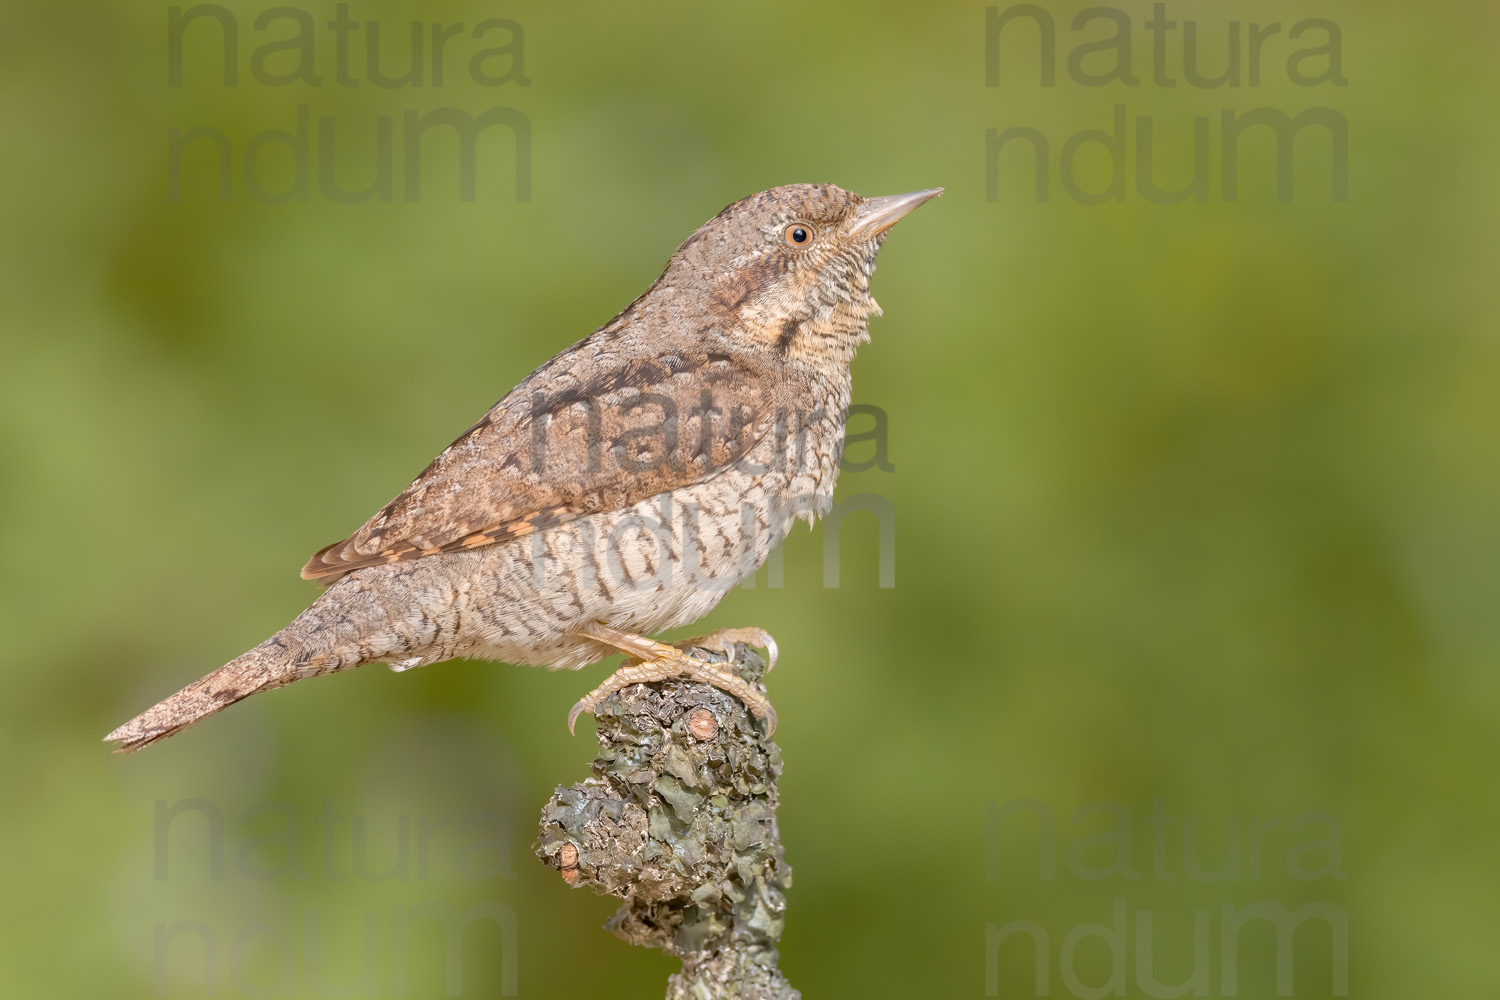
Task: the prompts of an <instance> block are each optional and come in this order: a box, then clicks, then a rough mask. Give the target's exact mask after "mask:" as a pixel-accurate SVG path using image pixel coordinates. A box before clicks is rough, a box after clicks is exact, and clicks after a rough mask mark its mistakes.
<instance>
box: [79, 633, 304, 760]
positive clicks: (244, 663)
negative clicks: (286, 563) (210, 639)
mask: <svg viewBox="0 0 1500 1000" xmlns="http://www.w3.org/2000/svg"><path fill="white" fill-rule="evenodd" d="M287 639H288V637H287V636H286V635H285V633H284V632H279V633H277V634H276V635H274V636H272V637H271V638H269V639H267V640H266V641H265V642H263V643H261V644H260V645H259V646H256V647H255V648H254V649H252V650H250V651H249V652H247V653H244V654H242V655H240V656H237V657H235V658H234V659H232V660H230V661H229V662H228V663H226V664H224V665H223V666H222V667H220V668H219V669H218V670H215V671H214V672H213V673H211V674H209V675H208V676H207V677H204V678H202V679H200V680H196V681H194V682H193V683H191V684H189V685H188V686H187V687H185V688H183V689H182V690H181V691H178V692H177V693H176V694H174V695H172V697H170V698H168V699H166V700H165V701H161V702H158V703H157V704H155V705H153V706H152V707H151V708H148V709H146V711H144V712H142V713H141V714H140V715H137V716H136V717H135V718H133V719H131V720H130V721H129V722H127V723H125V724H124V725H123V726H121V727H120V728H118V729H116V730H115V731H114V732H112V733H110V734H109V735H108V736H106V737H104V739H105V741H106V742H108V741H114V742H117V743H119V744H120V746H119V747H118V748H117V749H116V751H115V752H116V753H134V752H135V751H137V750H139V749H141V748H142V747H144V746H149V745H150V744H152V743H155V742H156V741H157V740H162V739H166V738H167V737H168V736H171V735H173V734H174V733H177V732H179V731H181V730H183V729H186V728H187V727H188V726H191V725H192V724H193V723H195V722H197V721H199V720H200V719H206V718H208V717H209V716H210V715H213V714H214V713H215V712H218V711H221V710H223V709H225V708H228V707H229V706H230V705H233V704H234V703H235V702H237V701H239V700H240V699H241V698H248V697H249V696H250V695H252V694H256V693H257V692H260V691H269V690H271V689H272V688H277V687H282V686H283V685H286V684H290V683H292V681H295V680H297V679H298V678H299V677H303V676H308V673H307V672H306V666H307V664H306V662H305V660H304V662H302V663H299V662H298V661H299V660H303V657H302V656H301V655H300V653H301V650H300V649H299V648H297V646H296V645H294V644H293V643H290V642H288V641H287ZM319 672H321V671H319Z"/></svg>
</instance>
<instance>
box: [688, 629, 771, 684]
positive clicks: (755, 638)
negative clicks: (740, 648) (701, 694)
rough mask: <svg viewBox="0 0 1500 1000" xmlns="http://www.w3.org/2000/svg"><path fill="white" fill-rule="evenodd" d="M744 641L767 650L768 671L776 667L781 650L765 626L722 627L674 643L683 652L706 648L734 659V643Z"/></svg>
mask: <svg viewBox="0 0 1500 1000" xmlns="http://www.w3.org/2000/svg"><path fill="white" fill-rule="evenodd" d="M737 642H739V643H744V644H745V645H747V646H752V647H754V648H757V649H764V650H765V651H766V673H768V674H769V673H770V672H771V671H773V670H775V669H776V658H777V656H778V655H779V651H778V649H777V647H776V638H775V637H774V636H773V635H771V633H769V632H767V631H766V630H765V629H763V628H757V627H755V626H753V625H752V626H749V627H747V628H721V629H716V630H715V631H713V632H710V633H708V635H701V636H698V637H697V638H695V639H684V640H683V641H681V642H674V643H672V645H673V646H676V647H677V648H678V649H680V650H682V651H683V652H687V651H688V650H690V649H706V650H709V651H710V652H714V653H723V654H724V657H725V658H726V659H730V660H732V659H734V644H735V643H737Z"/></svg>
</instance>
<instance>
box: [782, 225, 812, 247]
mask: <svg viewBox="0 0 1500 1000" xmlns="http://www.w3.org/2000/svg"><path fill="white" fill-rule="evenodd" d="M785 237H786V242H787V246H793V247H805V246H807V244H808V243H809V242H811V241H812V238H813V230H812V226H809V225H807V224H806V223H802V222H794V223H792V224H791V225H790V226H787V227H786V233H785Z"/></svg>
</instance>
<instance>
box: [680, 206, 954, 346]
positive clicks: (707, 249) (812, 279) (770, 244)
mask: <svg viewBox="0 0 1500 1000" xmlns="http://www.w3.org/2000/svg"><path fill="white" fill-rule="evenodd" d="M942 193H943V189H942V188H933V189H930V190H926V191H913V192H911V193H909V194H897V195H887V196H885V197H880V198H864V197H861V196H860V195H857V194H854V193H853V192H852V191H845V190H843V189H842V188H839V187H836V186H834V185H832V184H788V185H785V186H783V187H777V188H771V189H770V190H769V191H762V192H760V193H759V194H755V195H751V196H750V197H748V198H744V199H742V200H740V201H737V202H735V203H734V204H732V205H730V206H729V207H728V208H726V209H724V211H722V212H720V213H719V214H718V215H716V216H714V217H713V218H712V219H710V220H709V221H708V222H707V223H705V224H704V225H703V226H702V228H700V229H699V230H698V231H697V232H696V233H694V234H693V235H692V236H691V237H689V238H688V240H687V242H685V243H683V245H682V246H681V247H680V248H678V250H677V253H676V254H674V255H673V257H672V260H671V263H669V264H668V265H667V270H666V272H665V273H663V275H662V278H661V281H660V282H658V284H661V285H666V286H668V287H676V288H682V287H684V286H686V285H691V286H693V287H696V288H698V289H702V290H703V291H704V292H705V293H706V298H705V299H704V300H703V305H704V307H705V308H707V309H709V310H710V311H712V312H714V313H716V314H718V315H720V316H722V317H723V319H724V321H725V322H724V324H723V326H722V327H721V329H723V330H724V331H725V332H726V333H728V334H729V335H730V336H732V337H734V338H735V339H738V340H742V341H746V340H748V341H751V342H754V343H756V344H760V345H761V346H765V347H769V348H771V349H774V350H777V351H779V352H781V353H782V354H784V355H786V356H788V357H796V358H802V359H804V360H810V361H818V360H837V361H842V362H844V363H846V364H847V362H848V361H849V360H850V359H851V358H853V356H854V351H855V349H856V348H857V347H858V346H859V344H860V343H862V342H863V341H865V340H868V339H869V335H868V333H867V332H866V329H865V324H866V321H867V320H868V318H869V317H870V316H871V315H878V314H879V312H880V307H879V306H878V305H877V304H876V302H875V300H874V299H873V298H872V297H871V296H870V274H871V273H872V272H873V271H874V270H875V255H876V253H877V252H879V250H880V244H881V243H882V242H884V240H885V236H886V233H888V232H889V231H890V228H891V227H892V226H894V225H895V224H896V223H897V222H898V221H900V219H901V218H902V217H903V216H905V215H906V214H907V213H908V212H910V211H911V210H912V209H914V208H916V207H917V206H918V205H921V204H922V203H924V202H926V201H930V200H931V199H933V198H936V197H937V196H938V195H940V194H942Z"/></svg>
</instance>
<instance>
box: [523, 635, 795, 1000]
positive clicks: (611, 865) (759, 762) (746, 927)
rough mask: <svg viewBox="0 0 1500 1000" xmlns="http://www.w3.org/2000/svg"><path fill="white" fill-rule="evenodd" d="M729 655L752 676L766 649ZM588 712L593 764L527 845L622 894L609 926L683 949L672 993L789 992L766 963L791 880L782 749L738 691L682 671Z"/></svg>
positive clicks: (566, 871) (756, 676) (589, 882)
mask: <svg viewBox="0 0 1500 1000" xmlns="http://www.w3.org/2000/svg"><path fill="white" fill-rule="evenodd" d="M693 652H694V655H696V656H700V657H703V658H705V659H715V660H719V661H722V660H723V657H722V656H720V655H716V654H712V655H711V654H709V653H708V652H706V651H704V650H694V651H693ZM736 654H737V655H736V656H735V659H734V661H733V662H732V663H728V664H726V667H728V668H732V669H736V670H738V672H739V674H740V676H742V677H743V678H745V680H746V681H748V682H749V683H751V684H752V685H756V684H758V683H759V681H760V678H761V675H762V673H763V672H764V670H765V663H764V661H763V660H762V659H761V658H760V657H759V656H758V655H757V654H756V653H755V652H754V651H753V650H750V649H748V648H747V647H744V646H737V647H736ZM597 718H598V743H599V754H598V757H597V758H596V759H595V760H594V763H593V771H594V775H593V777H590V778H587V779H585V780H584V781H581V782H579V783H577V784H575V785H573V786H572V787H571V788H562V787H559V788H558V789H557V791H556V793H555V794H554V795H553V796H552V798H551V800H550V801H549V802H548V803H547V806H546V808H545V809H543V811H542V821H541V835H540V837H539V839H538V842H537V849H536V853H537V856H538V857H540V858H541V859H542V860H543V861H544V862H546V863H547V864H549V865H552V866H553V867H554V868H556V869H558V871H559V872H560V873H561V874H562V877H563V879H564V881H566V882H567V883H568V884H569V885H571V886H573V887H574V888H582V887H584V886H587V887H589V888H591V889H593V890H594V891H595V892H598V893H601V894H605V893H607V894H609V895H613V896H618V897H620V898H621V899H623V900H624V901H623V902H622V903H621V904H620V909H619V911H618V912H617V913H616V914H615V916H614V917H613V918H612V919H611V920H610V921H609V923H607V924H606V925H605V926H606V928H607V929H608V930H610V931H613V932H614V934H615V935H616V936H617V937H619V938H621V939H622V940H624V941H626V942H627V943H629V944H635V945H642V946H645V947H648V948H661V949H662V950H663V951H665V952H667V953H668V954H670V955H675V956H677V957H678V958H680V959H681V960H682V971H681V972H680V973H677V974H675V975H673V976H671V977H670V978H669V979H668V981H667V998H668V1000H687V998H693V1000H710V998H718V997H738V998H744V1000H798V998H800V997H801V994H800V993H799V992H798V991H796V990H794V989H792V987H791V986H790V985H789V984H788V983H787V981H786V979H785V978H784V977H783V976H782V975H781V972H780V970H778V969H777V967H776V963H777V951H776V942H777V941H778V940H779V939H780V937H781V932H782V928H783V926H784V923H785V913H786V896H785V890H786V889H787V888H789V887H790V886H791V883H792V871H791V868H789V867H788V866H787V864H786V861H785V859H784V858H783V856H782V846H781V838H780V835H779V833H778V831H777V827H776V804H777V792H776V781H777V779H778V778H779V777H780V775H781V751H780V748H778V747H777V746H776V744H775V743H773V742H772V741H770V740H769V739H766V738H765V737H764V736H763V735H762V734H761V730H760V728H759V726H760V724H758V723H757V722H756V720H754V719H753V718H752V717H751V716H750V714H749V713H748V712H747V711H746V710H745V707H744V705H743V704H741V703H740V701H739V700H738V699H736V698H734V697H732V696H730V695H728V694H725V693H724V692H723V691H720V690H718V689H717V688H714V687H711V686H709V685H706V684H697V683H693V682H690V681H665V682H662V683H659V684H649V685H635V686H632V687H629V688H626V689H625V690H623V691H620V692H617V693H616V694H615V695H613V696H612V697H611V698H610V699H609V700H608V701H607V702H605V703H604V704H603V705H602V706H600V708H599V711H598V713H597Z"/></svg>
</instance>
